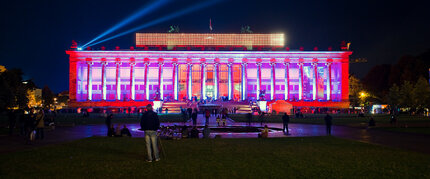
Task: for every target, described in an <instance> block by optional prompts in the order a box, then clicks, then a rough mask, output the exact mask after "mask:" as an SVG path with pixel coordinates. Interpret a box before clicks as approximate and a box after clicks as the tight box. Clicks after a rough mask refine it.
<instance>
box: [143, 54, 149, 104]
mask: <svg viewBox="0 0 430 179" xmlns="http://www.w3.org/2000/svg"><path fill="white" fill-rule="evenodd" d="M144 68H145V74H143V75H145V76H144V77H143V78H144V82H145V83H144V88H145V99H146V100H149V85H148V81H149V79H148V72H149V71H148V70H149V62H145V63H144Z"/></svg>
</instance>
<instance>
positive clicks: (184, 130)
mask: <svg viewBox="0 0 430 179" xmlns="http://www.w3.org/2000/svg"><path fill="white" fill-rule="evenodd" d="M188 136H189V135H188V127H187V126H184V127H182V138H188Z"/></svg>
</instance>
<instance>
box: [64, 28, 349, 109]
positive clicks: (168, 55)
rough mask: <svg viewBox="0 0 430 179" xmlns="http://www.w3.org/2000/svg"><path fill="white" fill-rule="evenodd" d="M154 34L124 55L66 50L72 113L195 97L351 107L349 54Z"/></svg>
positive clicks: (278, 43) (238, 39)
mask: <svg viewBox="0 0 430 179" xmlns="http://www.w3.org/2000/svg"><path fill="white" fill-rule="evenodd" d="M148 35H149V36H150V37H148ZM152 35H154V34H152ZM155 35H157V36H156V37H157V38H154V37H153V36H151V34H143V36H141V35H136V47H137V48H134V47H131V48H130V49H128V50H120V49H119V48H117V49H116V50H105V49H104V48H103V47H102V49H101V50H91V49H86V50H77V48H76V45H74V46H72V48H71V49H69V50H67V51H66V53H67V54H68V55H69V56H70V58H69V64H70V79H69V80H70V81H69V85H70V86H69V93H70V106H72V107H82V106H83V107H127V106H132V107H140V106H144V105H146V104H147V103H148V102H151V101H153V100H169V101H174V100H185V99H191V98H193V97H194V98H198V99H209V98H210V99H220V98H223V99H228V100H235V101H246V100H266V101H277V100H286V101H287V102H289V103H291V104H293V105H294V106H313V107H334V108H346V107H349V102H348V95H349V92H348V88H349V84H348V76H349V56H350V55H351V53H352V52H350V51H346V50H339V51H331V50H330V51H318V50H317V49H315V50H314V51H304V50H303V49H301V50H298V51H290V50H289V49H288V48H283V47H282V48H281V47H280V46H283V43H284V42H283V40H279V39H280V37H279V36H275V37H273V36H266V37H265V36H262V37H260V36H259V37H258V38H259V39H246V40H243V38H244V37H243V38H242V37H240V34H237V35H238V36H239V37H236V36H234V37H235V39H234V41H235V43H237V44H231V43H233V42H225V41H226V39H228V38H229V37H231V38H233V36H223V39H222V38H218V37H217V36H216V35H214V34H201V35H202V36H203V37H207V36H210V37H211V38H214V39H220V40H222V41H220V42H216V41H215V42H213V41H210V43H209V42H205V41H202V42H200V41H199V40H198V39H202V38H199V37H195V36H192V37H191V36H187V34H185V36H184V35H183V34H182V35H181V36H180V38H183V39H187V42H183V41H180V40H177V39H175V40H176V41H173V42H172V40H169V39H172V38H173V37H176V36H174V35H173V37H166V36H161V37H160V34H155ZM167 35H170V34H167ZM260 35H261V34H260ZM269 35H273V34H269ZM177 36H179V34H178V35H177ZM190 38H196V39H197V40H189V39H190ZM241 38H242V39H241ZM246 38H251V37H246ZM274 38H275V40H278V41H274V40H273V39H274ZM281 38H282V39H283V36H282V37H281ZM147 39H150V40H147ZM166 39H167V40H166ZM206 39H209V40H211V39H210V38H206ZM145 40H147V41H145ZM241 40H243V42H241ZM253 40H254V41H253ZM260 41H261V42H262V43H263V44H262V45H259V44H257V43H259V42H260ZM250 42H251V43H250ZM217 43H220V44H218V45H217ZM264 43H266V44H264ZM273 43H275V44H274V45H271V44H273ZM163 44H164V45H163ZM205 44H209V45H205ZM267 47H271V48H267Z"/></svg>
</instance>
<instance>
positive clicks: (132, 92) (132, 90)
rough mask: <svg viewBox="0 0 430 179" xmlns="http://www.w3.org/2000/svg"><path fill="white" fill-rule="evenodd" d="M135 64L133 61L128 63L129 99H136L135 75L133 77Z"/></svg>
mask: <svg viewBox="0 0 430 179" xmlns="http://www.w3.org/2000/svg"><path fill="white" fill-rule="evenodd" d="M135 65H136V63H135V62H134V61H132V62H130V99H131V100H133V101H134V100H135V99H136V83H135V75H134V66H135Z"/></svg>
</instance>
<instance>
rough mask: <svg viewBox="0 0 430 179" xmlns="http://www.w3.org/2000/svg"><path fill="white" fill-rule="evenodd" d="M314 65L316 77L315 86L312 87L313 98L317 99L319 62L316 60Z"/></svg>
mask: <svg viewBox="0 0 430 179" xmlns="http://www.w3.org/2000/svg"><path fill="white" fill-rule="evenodd" d="M312 67H313V70H314V79H313V87H312V100H314V101H315V100H317V96H318V89H317V82H318V63H316V62H314V63H312Z"/></svg>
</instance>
